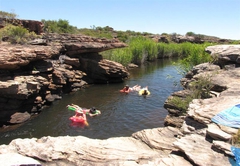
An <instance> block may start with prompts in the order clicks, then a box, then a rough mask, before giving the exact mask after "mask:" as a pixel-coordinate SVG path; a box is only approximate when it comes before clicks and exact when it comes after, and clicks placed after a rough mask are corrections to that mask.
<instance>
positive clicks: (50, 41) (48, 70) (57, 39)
mask: <svg viewBox="0 0 240 166" xmlns="http://www.w3.org/2000/svg"><path fill="white" fill-rule="evenodd" d="M0 45H1V47H0V107H1V108H2V109H1V110H0V126H3V125H8V124H16V123H22V122H23V121H25V120H27V119H29V118H30V117H31V115H33V114H36V113H39V112H40V111H41V110H42V109H43V108H44V107H45V106H48V105H50V104H51V103H52V102H53V101H54V100H57V99H61V95H62V94H63V93H69V92H71V91H76V90H78V89H81V88H84V87H86V85H88V84H93V83H105V84H106V83H112V82H122V81H123V80H124V79H125V78H127V77H128V75H129V73H128V71H127V69H126V68H125V67H124V66H122V65H121V64H119V63H117V62H113V61H109V60H106V59H103V57H102V55H101V54H99V52H102V51H106V50H109V49H115V48H122V47H127V45H126V44H124V43H122V42H120V41H119V40H117V39H111V40H110V39H104V38H102V39H99V38H93V37H89V36H83V35H70V34H61V35H57V34H45V35H43V38H41V39H37V40H34V41H31V42H29V44H26V45H12V44H8V43H4V42H3V43H1V44H0Z"/></svg>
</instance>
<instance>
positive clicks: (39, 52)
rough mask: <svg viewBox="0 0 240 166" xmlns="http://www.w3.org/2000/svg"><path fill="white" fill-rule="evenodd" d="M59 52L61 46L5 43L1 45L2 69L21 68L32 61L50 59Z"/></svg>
mask: <svg viewBox="0 0 240 166" xmlns="http://www.w3.org/2000/svg"><path fill="white" fill-rule="evenodd" d="M59 52H60V48H59V47H51V46H31V45H5V46H4V47H0V69H10V70H13V69H19V68H20V67H21V66H26V65H28V64H29V63H30V62H31V61H36V60H43V59H50V58H52V57H54V56H56V55H57V54H59Z"/></svg>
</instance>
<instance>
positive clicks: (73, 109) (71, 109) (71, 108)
mask: <svg viewBox="0 0 240 166" xmlns="http://www.w3.org/2000/svg"><path fill="white" fill-rule="evenodd" d="M67 108H68V110H70V111H76V108H74V107H73V106H70V105H69V106H67Z"/></svg>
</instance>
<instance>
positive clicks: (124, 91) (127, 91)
mask: <svg viewBox="0 0 240 166" xmlns="http://www.w3.org/2000/svg"><path fill="white" fill-rule="evenodd" d="M120 92H122V93H129V92H130V89H128V90H124V89H122V90H120Z"/></svg>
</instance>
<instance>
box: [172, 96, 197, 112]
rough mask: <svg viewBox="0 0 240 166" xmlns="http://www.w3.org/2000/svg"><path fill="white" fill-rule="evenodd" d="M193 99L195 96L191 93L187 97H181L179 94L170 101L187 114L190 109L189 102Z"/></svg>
mask: <svg viewBox="0 0 240 166" xmlns="http://www.w3.org/2000/svg"><path fill="white" fill-rule="evenodd" d="M192 100H193V98H192V97H191V96H190V95H189V96H186V98H181V97H178V96H173V98H171V100H169V103H170V104H172V105H174V106H175V107H176V108H178V110H179V111H180V112H181V113H182V114H185V113H186V112H187V109H188V105H189V103H190V102H191V101H192Z"/></svg>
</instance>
